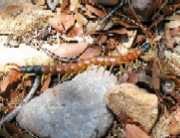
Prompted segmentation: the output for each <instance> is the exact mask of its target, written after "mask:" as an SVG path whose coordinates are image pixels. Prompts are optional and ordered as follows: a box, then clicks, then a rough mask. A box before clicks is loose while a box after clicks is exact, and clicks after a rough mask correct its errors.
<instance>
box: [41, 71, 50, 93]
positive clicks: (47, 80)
mask: <svg viewBox="0 0 180 138" xmlns="http://www.w3.org/2000/svg"><path fill="white" fill-rule="evenodd" d="M50 83H51V74H48V75H47V76H44V81H43V82H42V86H41V90H40V92H44V91H45V90H47V89H48V88H49V85H50Z"/></svg>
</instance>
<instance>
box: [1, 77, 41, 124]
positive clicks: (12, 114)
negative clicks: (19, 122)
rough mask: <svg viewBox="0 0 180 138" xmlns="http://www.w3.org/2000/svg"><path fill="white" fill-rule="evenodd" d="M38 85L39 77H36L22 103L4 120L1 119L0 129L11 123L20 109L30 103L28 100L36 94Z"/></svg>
mask: <svg viewBox="0 0 180 138" xmlns="http://www.w3.org/2000/svg"><path fill="white" fill-rule="evenodd" d="M39 84H40V76H36V78H35V80H34V83H33V86H32V88H31V90H30V91H29V93H28V95H27V96H26V97H25V98H24V100H23V101H22V103H20V104H19V105H18V106H17V107H16V108H15V109H14V110H13V111H12V112H10V113H9V114H7V115H6V116H5V117H4V118H2V119H1V121H0V127H2V125H3V124H4V123H5V122H9V121H11V120H12V119H13V118H14V117H15V116H16V115H17V114H18V113H19V112H20V110H21V109H22V107H23V106H24V105H25V104H27V103H28V102H29V101H30V99H31V98H32V97H33V95H34V93H35V92H36V90H37V88H38V87H39Z"/></svg>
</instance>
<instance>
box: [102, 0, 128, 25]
mask: <svg viewBox="0 0 180 138" xmlns="http://www.w3.org/2000/svg"><path fill="white" fill-rule="evenodd" d="M124 3H125V0H122V1H121V2H119V4H118V5H117V6H116V7H115V8H114V9H112V10H111V11H110V12H109V13H108V15H106V16H105V17H104V18H103V19H102V20H101V22H102V23H103V22H105V21H107V20H108V19H109V18H110V17H111V16H112V15H113V14H114V13H116V12H117V11H118V10H119V9H120V8H122V6H123V5H124Z"/></svg>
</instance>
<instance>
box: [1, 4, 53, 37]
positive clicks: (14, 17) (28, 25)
mask: <svg viewBox="0 0 180 138" xmlns="http://www.w3.org/2000/svg"><path fill="white" fill-rule="evenodd" d="M51 16H52V13H51V12H50V11H47V10H42V9H41V8H39V7H37V6H35V5H32V4H30V3H22V4H18V3H15V4H11V5H7V6H4V7H3V8H1V9H0V24H1V25H0V34H1V35H2V34H13V35H14V36H16V37H18V36H23V35H25V34H26V33H28V32H31V31H33V30H34V29H36V28H39V27H42V26H44V25H45V24H47V23H48V19H49V17H51Z"/></svg>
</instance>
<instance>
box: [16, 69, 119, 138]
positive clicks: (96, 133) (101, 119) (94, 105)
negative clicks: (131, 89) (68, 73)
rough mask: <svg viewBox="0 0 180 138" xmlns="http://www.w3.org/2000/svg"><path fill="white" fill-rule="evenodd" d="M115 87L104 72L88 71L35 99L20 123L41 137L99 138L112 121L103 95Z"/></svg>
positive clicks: (113, 81)
mask: <svg viewBox="0 0 180 138" xmlns="http://www.w3.org/2000/svg"><path fill="white" fill-rule="evenodd" d="M116 83H117V80H116V78H115V77H114V76H112V75H111V74H110V73H109V72H107V71H105V70H104V69H102V68H101V69H98V70H97V69H95V70H89V71H86V72H84V73H82V74H79V75H77V76H76V77H75V78H74V79H73V80H72V81H68V82H64V83H62V84H59V85H57V86H56V87H54V88H52V89H48V90H47V91H45V92H44V93H43V94H42V95H40V96H39V97H37V98H34V99H32V100H31V101H30V102H29V103H28V104H26V105H25V106H24V108H23V109H22V110H21V112H20V113H19V115H18V116H17V121H18V122H19V124H20V126H21V127H22V128H24V129H27V130H29V131H31V132H33V133H34V134H36V135H38V136H41V137H47V136H48V137H51V138H99V137H101V136H103V135H104V134H105V132H106V131H107V129H108V128H109V127H110V126H111V124H112V121H113V116H112V114H111V113H110V112H109V111H108V109H107V108H106V104H105V100H104V95H105V94H106V92H107V91H108V89H110V88H111V87H113V86H114V85H116Z"/></svg>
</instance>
